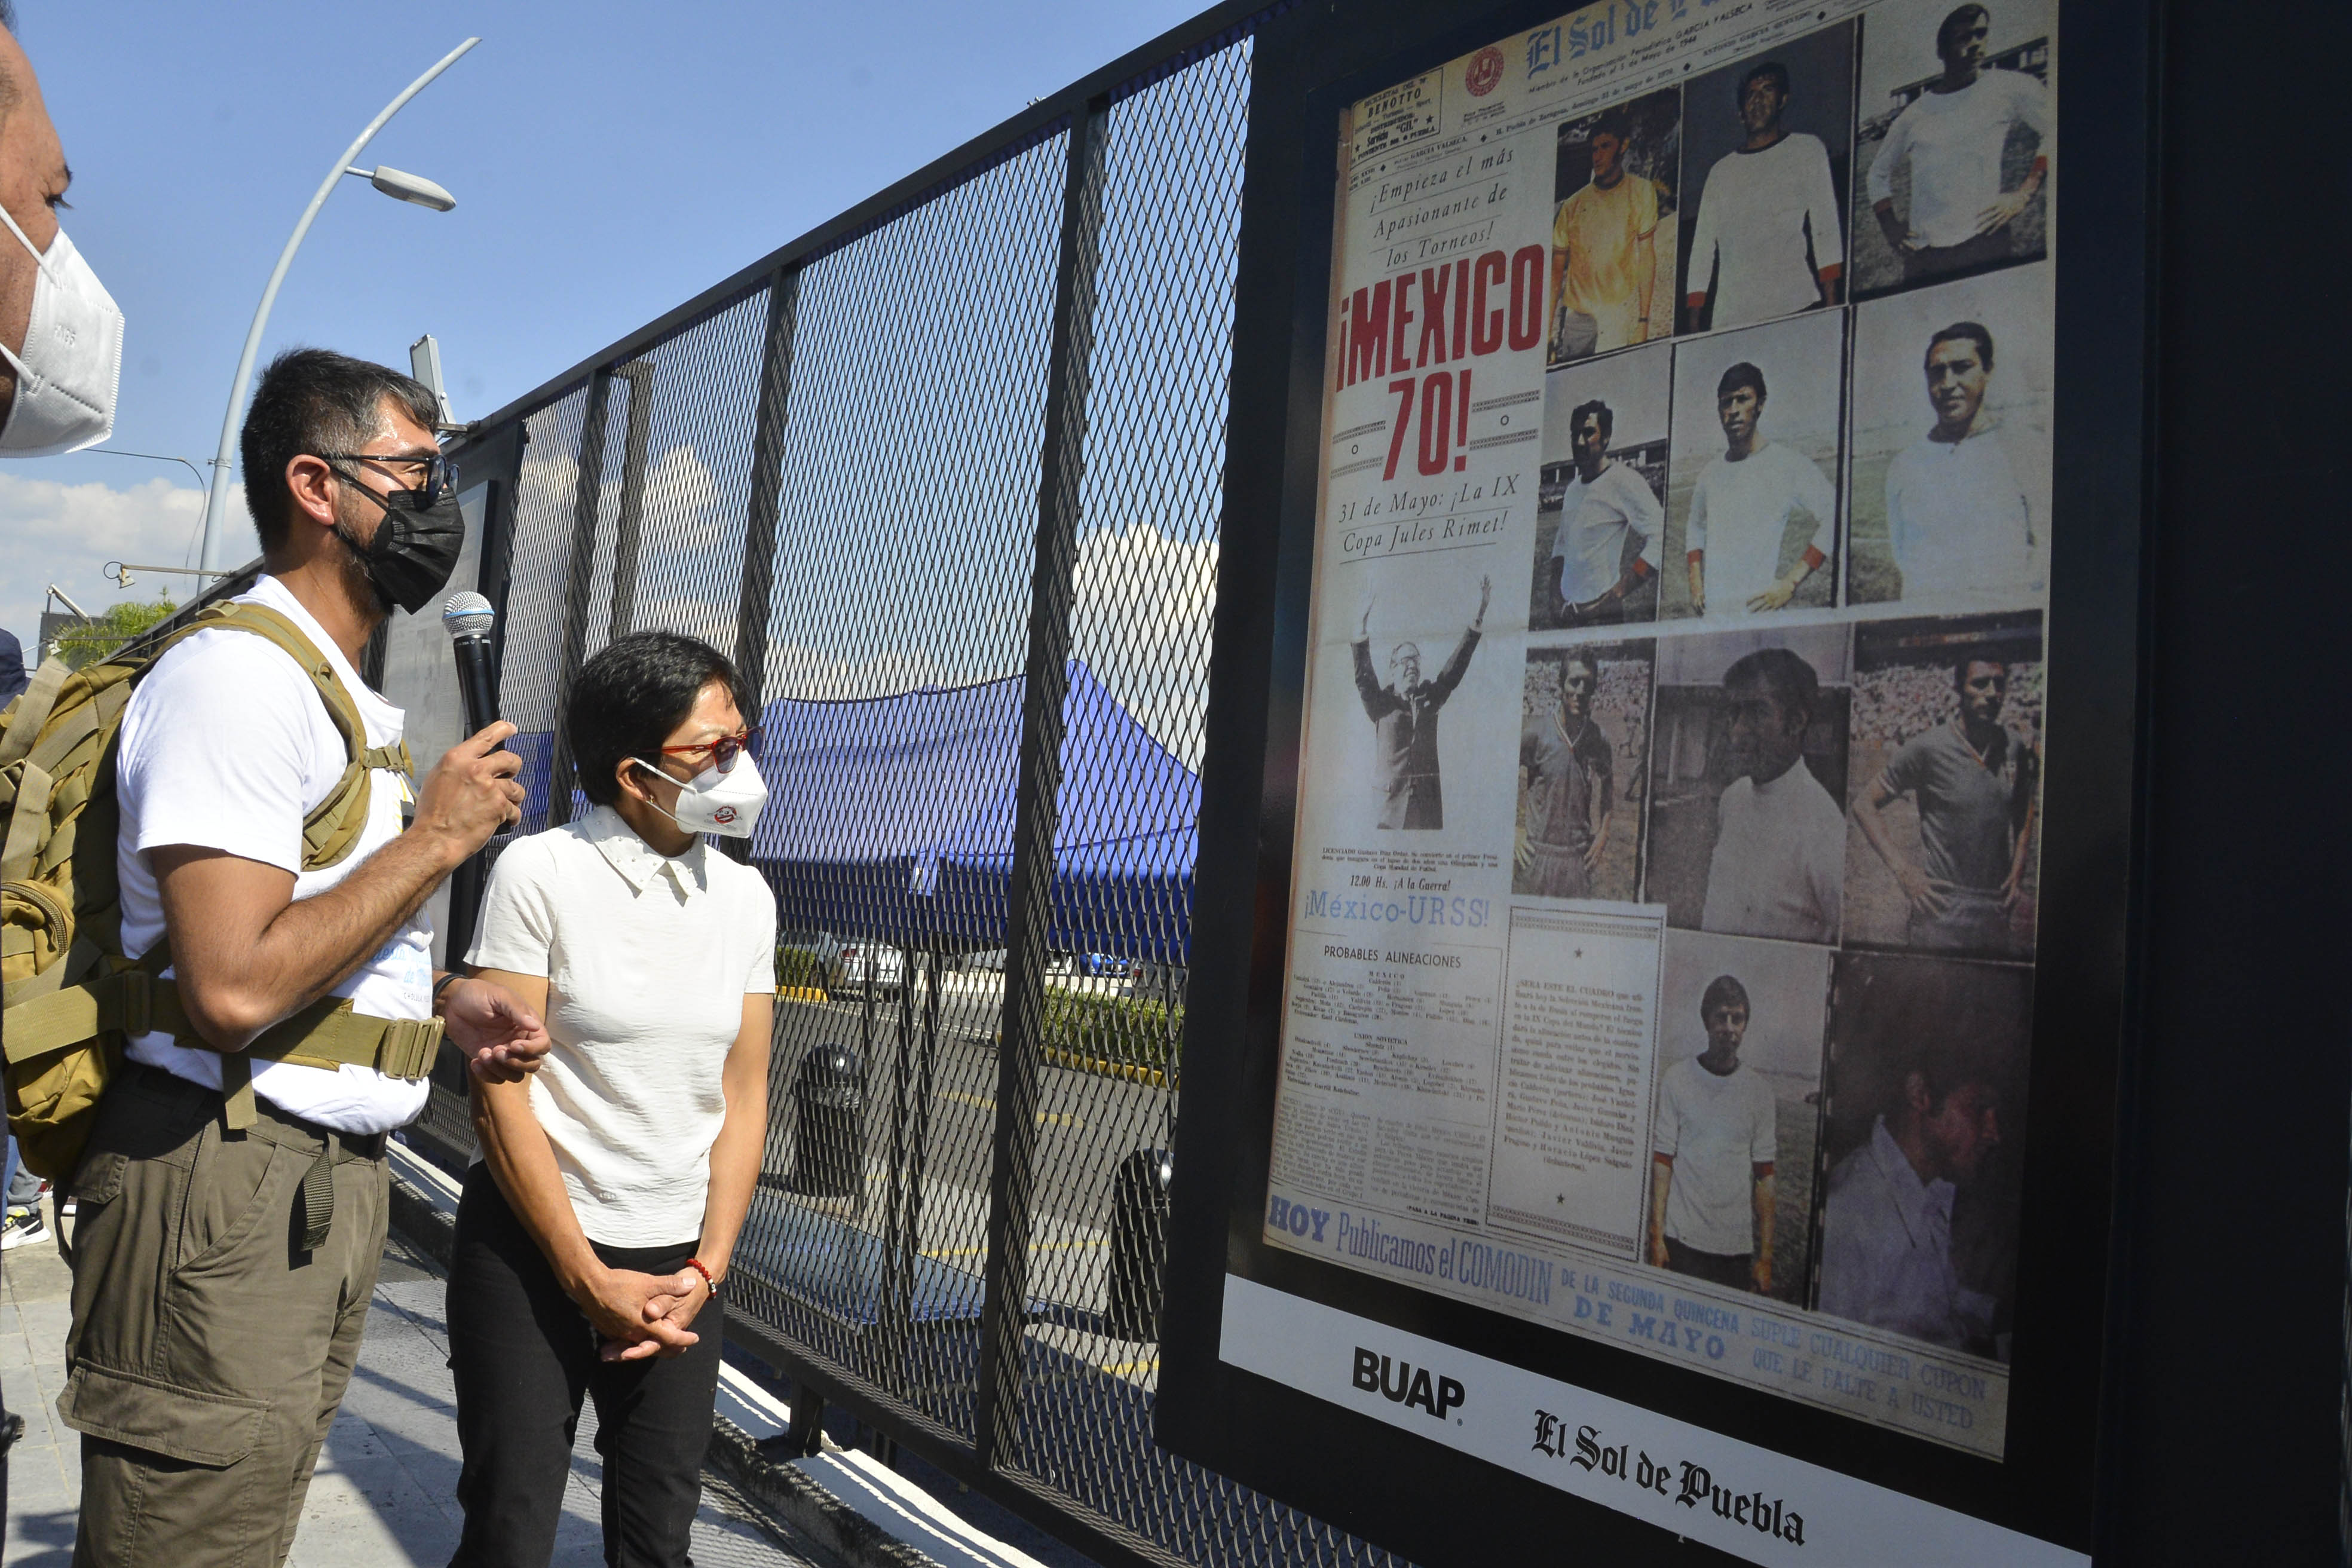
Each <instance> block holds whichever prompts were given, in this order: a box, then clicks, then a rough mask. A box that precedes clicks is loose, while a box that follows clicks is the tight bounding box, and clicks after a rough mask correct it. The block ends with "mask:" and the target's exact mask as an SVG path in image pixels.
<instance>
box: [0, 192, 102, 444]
mask: <svg viewBox="0 0 2352 1568" xmlns="http://www.w3.org/2000/svg"><path fill="white" fill-rule="evenodd" d="M0 223H5V224H6V225H7V226H8V232H9V233H11V234H13V235H15V236H16V242H17V243H18V244H20V245H22V246H23V247H25V248H26V250H31V251H32V252H33V259H34V261H35V262H37V263H38V264H39V267H40V279H39V280H38V281H37V282H36V283H35V284H34V285H33V314H32V318H31V320H30V321H27V322H26V326H25V348H24V352H23V353H21V354H16V353H9V351H8V346H7V345H6V344H5V343H0V356H5V358H6V359H7V361H8V363H10V364H12V365H14V366H16V402H15V403H14V404H13V405H10V407H9V409H8V423H7V425H6V426H5V428H0V458H53V457H56V456H57V455H58V454H59V453H61V452H79V451H80V450H81V449H82V448H83V447H94V446H96V445H97V444H98V443H99V442H100V441H103V440H105V439H106V438H107V437H109V436H110V435H112V434H113V433H114V404H115V398H116V395H118V394H119V393H120V392H121V388H122V311H121V310H120V309H118V308H117V307H116V305H115V303H114V297H113V296H112V295H111V294H109V293H108V292H107V291H106V285H105V284H103V283H100V281H99V280H98V274H97V273H95V272H92V271H91V270H90V269H89V262H88V261H86V260H84V259H83V258H82V254H81V252H80V251H79V250H77V249H75V248H74V242H73V241H72V240H70V239H68V238H67V237H66V231H65V230H64V229H59V230H58V237H57V238H55V239H53V240H51V241H50V242H49V249H48V254H47V255H46V256H44V255H43V254H42V253H41V252H40V251H38V250H35V249H34V248H33V242H32V241H31V240H29V239H27V238H26V237H25V231H24V230H23V229H21V228H18V227H17V226H16V218H15V217H13V216H10V214H9V212H8V209H7V208H6V207H5V206H0Z"/></svg>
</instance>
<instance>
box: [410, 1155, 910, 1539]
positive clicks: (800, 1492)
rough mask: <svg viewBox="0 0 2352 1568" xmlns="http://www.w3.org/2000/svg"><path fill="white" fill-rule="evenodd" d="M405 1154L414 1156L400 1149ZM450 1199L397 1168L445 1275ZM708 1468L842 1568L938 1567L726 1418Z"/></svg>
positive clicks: (717, 1427) (415, 1225)
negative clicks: (775, 1456)
mask: <svg viewBox="0 0 2352 1568" xmlns="http://www.w3.org/2000/svg"><path fill="white" fill-rule="evenodd" d="M402 1153H403V1155H404V1156H406V1155H408V1153H409V1152H408V1151H406V1150H404V1151H402ZM449 1202H450V1197H449V1194H446V1193H445V1194H440V1195H439V1197H438V1198H437V1200H436V1194H431V1193H428V1192H426V1191H425V1189H424V1188H423V1187H421V1186H419V1185H418V1184H416V1183H415V1182H414V1181H412V1180H411V1179H410V1178H409V1177H408V1176H407V1175H406V1174H405V1173H404V1172H403V1170H402V1169H401V1165H400V1164H399V1163H394V1166H393V1168H392V1228H393V1229H394V1231H395V1232H397V1233H398V1234H399V1236H400V1237H401V1239H402V1240H404V1241H405V1242H407V1243H408V1244H409V1245H410V1246H412V1247H415V1248H416V1249H417V1250H418V1251H419V1252H422V1253H424V1254H425V1256H426V1257H427V1258H432V1259H433V1260H434V1261H435V1262H436V1263H438V1264H439V1265H440V1266H441V1267H442V1268H443V1269H444V1270H446V1269H447V1268H449V1267H450V1262H451V1259H452V1258H454V1257H455V1256H456V1253H457V1216H456V1215H455V1214H454V1213H453V1212H451V1209H450V1207H449V1206H447V1205H448V1204H449ZM703 1464H704V1465H705V1466H706V1467H707V1468H710V1469H713V1470H716V1471H718V1472H719V1474H720V1475H722V1476H724V1477H726V1478H727V1479H728V1480H729V1481H730V1482H731V1483H733V1485H734V1487H735V1489H736V1490H738V1491H740V1492H741V1493H742V1494H743V1496H744V1497H745V1498H747V1499H749V1500H751V1502H752V1503H753V1504H754V1505H755V1506H757V1507H759V1508H761V1509H763V1510H767V1511H768V1512H769V1513H770V1514H772V1515H773V1516H774V1517H775V1518H776V1519H778V1520H780V1521H782V1522H783V1523H785V1524H787V1525H790V1526H791V1527H792V1528H793V1529H794V1530H796V1531H799V1532H800V1533H801V1534H803V1535H804V1536H806V1537H808V1538H809V1540H810V1541H811V1542H814V1543H815V1544H816V1545H817V1546H818V1547H819V1548H820V1549H822V1550H823V1551H825V1552H830V1553H831V1554H832V1555H833V1556H835V1558H837V1559H838V1560H839V1561H840V1562H841V1563H844V1564H845V1568H940V1565H939V1563H936V1562H934V1561H933V1560H932V1559H931V1558H930V1557H929V1556H928V1555H926V1554H925V1553H924V1552H919V1551H918V1550H917V1549H916V1548H914V1547H912V1546H909V1545H908V1544H907V1543H906V1542H903V1541H900V1540H898V1539H897V1538H895V1537H894V1536H892V1535H891V1534H889V1532H887V1531H885V1530H883V1529H882V1527H881V1526H879V1525H877V1524H876V1523H874V1522H873V1521H871V1520H868V1519H867V1518H866V1516H865V1515H864V1514H861V1513H859V1512H857V1511H856V1510H855V1509H853V1508H851V1507H850V1506H849V1505H848V1504H847V1503H845V1502H844V1501H842V1500H840V1499H839V1498H837V1497H835V1496H834V1495H833V1493H831V1492H829V1491H827V1490H826V1489H824V1487H823V1486H822V1485H821V1484H819V1483H818V1482H817V1481H816V1479H814V1478H813V1477H811V1476H810V1475H809V1474H808V1473H807V1472H805V1471H803V1470H801V1469H798V1468H794V1467H793V1465H791V1464H789V1463H786V1462H784V1461H782V1460H779V1459H773V1458H769V1457H768V1456H767V1455H766V1454H763V1453H761V1451H760V1445H759V1442H758V1440H757V1439H755V1438H754V1437H753V1436H751V1434H750V1433H749V1432H746V1431H745V1430H743V1428H742V1427H740V1426H737V1425H736V1424H735V1423H734V1422H732V1421H730V1420H728V1419H727V1418H726V1417H725V1416H724V1415H714V1416H713V1417H712V1419H711V1430H710V1447H709V1452H708V1453H707V1454H705V1455H704V1457H703Z"/></svg>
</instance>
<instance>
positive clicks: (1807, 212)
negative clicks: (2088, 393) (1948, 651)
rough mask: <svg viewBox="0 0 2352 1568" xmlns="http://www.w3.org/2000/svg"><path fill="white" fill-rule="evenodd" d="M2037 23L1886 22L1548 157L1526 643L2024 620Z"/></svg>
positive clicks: (2037, 589)
mask: <svg viewBox="0 0 2352 1568" xmlns="http://www.w3.org/2000/svg"><path fill="white" fill-rule="evenodd" d="M2052 10H2053V7H2052V5H2051V3H2050V0H1993V3H1992V4H1990V5H1974V4H1969V5H1959V6H1957V7H1954V6H1952V5H1950V4H1949V0H1889V3H1887V4H1884V5H1876V6H1874V7H1872V8H1871V9H1870V10H1869V11H1867V12H1866V13H1864V14H1863V15H1862V16H1857V17H1854V18H1852V19H1849V20H1846V21H1843V22H1841V23H1838V24H1837V25H1835V26H1829V27H1824V28H1822V29H1820V30H1819V31H1816V32H1813V33H1811V34H1808V35H1805V36H1803V37H1797V38H1794V39H1790V40H1786V41H1784V42H1782V43H1781V44H1779V45H1776V46H1775V47H1773V48H1771V49H1770V50H1769V51H1767V52H1764V53H1761V54H1758V55H1755V56H1752V57H1750V58H1745V59H1741V60H1735V61H1733V62H1731V63H1729V64H1727V65H1725V66H1723V67H1721V68H1717V69H1716V70H1712V71H1710V72H1708V73H1706V74H1705V75H1698V76H1694V77H1693V78H1692V79H1690V80H1689V81H1688V82H1686V83H1685V84H1684V85H1682V86H1680V87H1676V88H1670V89H1664V90H1662V91H1658V92H1654V93H1651V94H1648V95H1646V96H1643V97H1641V98H1637V99H1634V100H1630V101H1628V102H1624V103H1620V104H1615V105H1612V106H1610V107H1608V108H1605V109H1602V110H1599V111H1598V112H1596V113H1593V114H1590V115H1587V116H1583V117H1581V118H1579V119H1576V120H1571V121H1563V122H1562V123H1561V124H1560V125H1559V127H1558V129H1557V137H1558V153H1557V158H1556V163H1555V171H1556V173H1555V182H1556V183H1555V198H1556V205H1555V208H1554V219H1553V224H1552V236H1551V293H1550V295H1549V298H1550V300H1551V301H1552V309H1551V320H1550V323H1549V337H1548V353H1549V359H1548V364H1549V369H1548V371H1547V374H1546V377H1545V392H1544V435H1543V449H1542V459H1541V461H1542V488H1541V493H1540V508H1541V510H1540V512H1539V515H1538V541H1537V547H1536V571H1535V574H1534V579H1533V582H1532V584H1531V589H1530V594H1529V602H1528V624H1529V626H1530V627H1531V628H1533V629H1535V630H1537V631H1543V630H1548V629H1553V628H1561V627H1572V626H1592V625H1614V624H1624V623H1635V624H1638V623H1643V622H1662V621H1675V620H1684V619H1691V618H1703V619H1706V620H1709V621H1738V620H1743V619H1746V618H1747V617H1750V616H1760V615H1770V614H1773V613H1776V612H1786V611H1799V612H1801V611H1804V610H1807V609H1821V608H1826V607H1830V606H1834V605H1889V606H1890V607H1899V608H1901V609H1904V610H1921V609H1961V608H1993V607H2006V606H2011V605H2031V604H2039V603H2040V602H2041V600H2042V588H2043V584H2044V578H2045V574H2046V571H2047V562H2048V555H2049V506H2048V497H2049V484H2050V406H2051V365H2050V340H2051V278H2050V273H2051V268H2050V267H2049V265H2048V263H2047V255H2048V243H2047V234H2048V227H2049V226H2048V220H2047V210H2046V209H2047V198H2046V196H2045V195H2043V187H2044V185H2045V184H2046V182H2047V179H2048V177H2049V174H2050V169H2051V165H2052V162H2053V157H2054V152H2055V148H2054V125H2053V115H2052V111H2051V91H2050V86H2049V79H2050V75H2051V72H2052V69H2053V63H2054V58H2055V55H2054V51H2053V47H2052V41H2053V27H2052V23H2053V16H2052Z"/></svg>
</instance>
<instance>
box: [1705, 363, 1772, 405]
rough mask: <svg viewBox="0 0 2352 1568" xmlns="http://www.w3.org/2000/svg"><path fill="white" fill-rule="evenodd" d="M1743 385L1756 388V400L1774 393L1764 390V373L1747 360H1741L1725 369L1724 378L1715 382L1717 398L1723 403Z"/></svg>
mask: <svg viewBox="0 0 2352 1568" xmlns="http://www.w3.org/2000/svg"><path fill="white" fill-rule="evenodd" d="M1743 386H1750V387H1754V388H1755V389H1756V401H1757V402H1759V403H1761V402H1763V401H1764V400H1765V399H1766V398H1768V397H1769V396H1771V394H1770V393H1769V392H1767V391H1765V390H1764V373H1763V372H1762V371H1760V370H1758V369H1757V368H1756V367H1755V366H1754V365H1752V364H1749V363H1748V362H1747V361H1746V360H1741V361H1740V362H1739V363H1738V364H1736V365H1733V366H1732V367H1731V368H1730V369H1729V370H1727V371H1725V372H1724V373H1723V379H1722V380H1720V381H1718V382H1717V383H1716V384H1715V400H1716V401H1717V403H1721V402H1722V401H1723V400H1724V399H1725V398H1727V397H1728V396H1730V395H1732V394H1733V393H1735V392H1737V391H1738V390H1739V389H1740V388H1741V387H1743Z"/></svg>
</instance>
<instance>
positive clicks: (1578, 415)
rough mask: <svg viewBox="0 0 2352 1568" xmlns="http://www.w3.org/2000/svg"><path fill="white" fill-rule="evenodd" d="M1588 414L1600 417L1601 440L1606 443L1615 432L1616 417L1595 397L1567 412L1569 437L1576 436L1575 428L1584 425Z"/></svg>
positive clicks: (1607, 406)
mask: <svg viewBox="0 0 2352 1568" xmlns="http://www.w3.org/2000/svg"><path fill="white" fill-rule="evenodd" d="M1588 414H1597V415H1599V416H1601V439H1602V440H1604V441H1606V440H1607V439H1609V437H1611V436H1612V435H1613V434H1614V433H1615V432H1616V429H1617V416H1616V415H1614V414H1612V413H1611V412H1610V411H1609V405H1607V404H1605V403H1603V402H1601V399H1599V398H1597V397H1595V398H1592V399H1590V400H1589V401H1587V402H1583V403H1580V404H1578V405H1576V406H1575V407H1574V408H1571V409H1570V410H1569V413H1568V433H1569V434H1570V436H1573V435H1575V434H1576V428H1577V426H1580V425H1581V424H1583V423H1584V416H1586V415H1588Z"/></svg>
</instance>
